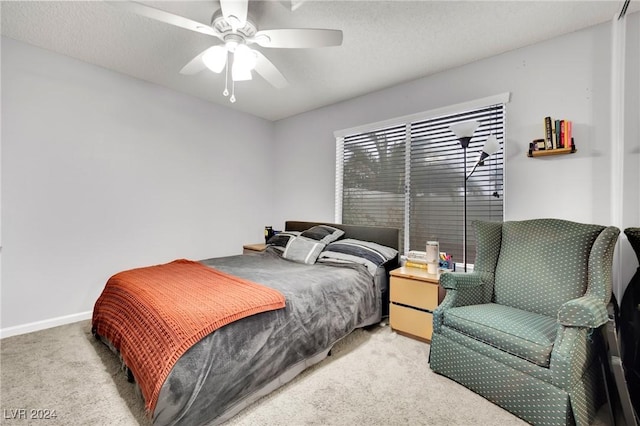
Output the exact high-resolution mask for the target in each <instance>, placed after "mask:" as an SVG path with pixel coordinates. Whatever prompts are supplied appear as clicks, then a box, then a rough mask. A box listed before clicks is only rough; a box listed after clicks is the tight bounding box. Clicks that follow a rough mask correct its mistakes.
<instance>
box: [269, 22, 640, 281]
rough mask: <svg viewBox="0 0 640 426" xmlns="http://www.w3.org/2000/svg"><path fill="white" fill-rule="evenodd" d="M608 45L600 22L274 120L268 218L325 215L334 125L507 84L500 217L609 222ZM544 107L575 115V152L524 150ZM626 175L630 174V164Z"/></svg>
mask: <svg viewBox="0 0 640 426" xmlns="http://www.w3.org/2000/svg"><path fill="white" fill-rule="evenodd" d="M639 20H640V14H639V13H635V14H633V15H630V16H629V17H628V33H629V37H628V38H634V37H635V39H636V40H635V42H631V41H630V40H629V39H628V40H627V44H628V54H627V76H628V79H630V80H632V81H630V82H628V87H629V88H632V91H631V93H629V99H628V100H627V101H628V103H629V104H630V105H632V107H631V109H632V110H633V105H635V110H633V111H629V114H628V116H629V117H628V119H627V121H629V120H632V121H634V122H635V123H637V121H635V120H637V105H638V98H639V97H640V95H639V94H638V81H637V80H638V78H639V76H640V73H639V72H638V56H639V55H638V54H637V52H638V50H637V49H638V42H637V38H638V33H639V31H640V30H639V27H640V24H639ZM634 49H635V50H634ZM610 51H611V25H610V24H609V23H607V24H603V25H599V26H596V27H592V28H589V29H586V30H583V31H579V32H575V33H572V34H568V35H566V36H563V37H559V38H555V39H553V40H550V41H548V42H544V43H540V44H536V45H533V46H529V47H525V48H522V49H518V50H515V51H512V52H508V53H505V54H502V55H499V56H495V57H492V58H489V59H486V60H482V61H478V62H476V63H473V64H470V65H466V66H463V67H460V68H457V69H454V70H450V71H446V72H443V73H440V74H437V75H434V76H430V77H426V78H423V79H420V80H416V81H412V82H409V83H406V84H402V85H399V86H395V87H392V88H389V89H386V90H382V91H379V92H376V93H371V94H368V95H365V96H362V97H360V98H357V99H352V100H349V101H346V102H342V103H340V104H336V105H332V106H329V107H326V108H322V109H318V110H315V111H311V112H309V113H305V114H301V115H299V116H296V117H292V118H289V119H285V120H281V121H279V122H277V123H276V127H275V130H276V133H275V141H276V146H275V151H276V154H277V155H278V156H279V157H281V158H286V159H287V161H283V162H282V163H281V167H280V168H279V169H278V174H277V176H276V182H275V185H274V187H275V188H277V189H278V192H277V194H278V195H277V196H278V200H279V201H278V203H277V204H276V205H275V211H274V223H275V224H276V225H278V224H279V223H282V222H283V221H284V220H286V219H287V218H290V217H291V216H292V212H293V213H295V214H294V216H296V217H300V218H301V219H320V220H333V217H334V207H333V206H334V182H335V179H334V178H335V175H334V174H335V140H334V138H333V132H334V131H335V130H341V129H345V128H351V127H355V126H359V125H363V124H366V123H372V122H377V121H381V120H386V119H390V118H393V117H399V116H403V115H408V114H413V113H417V112H421V111H428V110H431V109H436V108H440V107H444V106H448V105H453V104H457V103H461V102H466V101H469V100H474V99H479V98H483V97H486V96H491V95H495V94H499V93H503V92H511V102H510V103H509V104H508V105H507V124H506V125H507V141H506V147H505V149H506V162H505V174H506V175H505V180H506V184H505V219H506V220H519V219H527V218H537V217H556V218H563V219H568V220H574V221H578V222H588V223H598V224H611V221H612V218H611V208H610V204H609V196H608V192H609V189H610V182H611V170H610V161H611V160H610V154H609V149H610V143H609V140H610V113H609V111H610V93H611V88H610V84H611V69H610V68H611V66H610ZM633 99H635V100H633ZM548 115H549V116H552V117H557V118H566V119H570V120H573V122H574V136H575V141H576V145H577V148H578V152H577V153H576V154H572V155H566V156H554V157H547V158H528V157H527V156H526V155H525V154H526V150H527V148H528V144H529V142H530V141H531V140H533V139H536V138H539V137H542V135H543V132H542V129H543V127H542V122H543V118H544V117H545V116H548ZM639 139H640V132H639V130H638V126H637V124H636V125H635V126H631V125H630V126H629V129H628V135H627V143H628V146H629V148H628V150H626V154H627V157H626V162H627V164H628V167H630V168H634V170H637V169H638V165H639V164H640V160H639V155H640V154H639V151H640V147H639V145H638V144H639V142H638V140H639ZM630 173H633V172H630ZM634 176H635V178H636V180H637V176H638V174H637V171H636V172H635V175H634ZM559 182H562V183H559ZM637 188H638V186H637V185H630V186H629V187H628V188H626V189H625V191H627V193H628V195H629V197H626V198H625V200H626V201H625V202H626V203H627V204H628V205H626V206H625V212H626V213H627V215H626V221H627V222H626V223H625V226H640V206H639V203H638V195H637V192H638V190H637ZM634 191H635V192H634ZM631 192H633V194H631ZM634 194H635V195H634ZM624 268H625V271H624V278H623V280H625V281H624V282H625V283H626V282H628V281H629V278H630V277H631V274H632V273H633V271H634V269H635V264H632V263H631V262H627V263H626V264H625V266H624Z"/></svg>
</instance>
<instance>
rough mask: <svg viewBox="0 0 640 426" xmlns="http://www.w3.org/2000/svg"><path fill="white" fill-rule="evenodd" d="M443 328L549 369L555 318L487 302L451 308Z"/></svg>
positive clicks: (445, 317) (554, 333) (555, 325)
mask: <svg viewBox="0 0 640 426" xmlns="http://www.w3.org/2000/svg"><path fill="white" fill-rule="evenodd" d="M443 320H444V322H443V323H444V325H445V326H447V327H450V328H453V329H455V330H457V331H459V332H461V333H464V334H466V335H467V336H469V337H472V338H474V339H477V340H479V341H481V342H484V343H486V344H488V345H491V346H493V347H495V348H497V349H499V350H502V351H504V352H508V353H510V354H512V355H515V356H518V357H520V358H523V359H526V360H527V361H530V362H532V363H535V364H537V365H539V366H542V367H549V360H550V357H551V351H552V350H553V343H554V341H555V339H556V332H557V327H558V324H557V321H556V319H555V318H552V317H549V316H546V315H541V314H537V313H534V312H527V311H523V310H521V309H518V308H513V307H510V306H504V305H498V304H496V303H487V304H483V305H472V306H462V307H456V308H451V309H449V310H447V312H446V314H445V315H444V319H443Z"/></svg>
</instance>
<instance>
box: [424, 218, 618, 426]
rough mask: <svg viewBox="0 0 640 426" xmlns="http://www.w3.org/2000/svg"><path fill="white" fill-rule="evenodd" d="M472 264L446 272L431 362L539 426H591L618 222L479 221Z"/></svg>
mask: <svg viewBox="0 0 640 426" xmlns="http://www.w3.org/2000/svg"><path fill="white" fill-rule="evenodd" d="M474 226H475V228H476V235H477V237H476V241H477V254H476V263H475V265H474V271H473V272H471V273H455V272H454V273H445V274H443V275H442V276H441V278H440V284H441V285H442V286H443V287H444V288H445V289H446V290H447V296H446V297H445V299H444V301H443V302H442V304H441V305H440V306H439V307H438V308H437V309H436V310H435V312H434V314H433V337H432V342H431V353H430V363H431V369H432V370H433V371H435V372H436V373H439V374H442V375H444V376H447V377H449V378H451V379H453V380H455V381H457V382H459V383H461V384H463V385H464V386H466V387H468V388H469V389H471V390H473V391H474V392H477V393H478V394H480V395H482V396H484V397H485V398H487V399H488V400H490V401H492V402H494V403H496V404H498V405H500V406H501V407H503V408H504V409H506V410H508V411H510V412H512V413H513V414H515V415H516V416H518V417H520V418H522V419H524V420H526V421H527V422H529V423H532V424H535V425H564V424H573V423H576V424H578V425H588V424H589V423H590V422H591V421H592V420H593V418H594V417H595V414H596V412H597V410H598V408H599V406H600V405H601V404H602V403H603V402H604V399H603V397H604V395H603V392H602V389H603V386H602V381H601V380H602V377H601V370H600V364H599V360H598V353H597V351H598V350H599V349H598V348H597V342H599V340H597V339H596V338H595V336H596V334H597V333H594V331H595V329H597V328H598V327H600V326H601V325H603V324H604V323H605V322H606V321H607V319H608V316H607V309H606V305H607V303H608V302H609V299H610V298H611V285H612V277H611V269H612V261H613V251H614V247H615V243H616V240H617V239H618V234H619V233H620V231H619V229H617V228H615V227H605V226H598V225H587V224H581V223H575V222H569V221H566V220H560V219H534V220H525V221H511V222H504V223H495V222H474Z"/></svg>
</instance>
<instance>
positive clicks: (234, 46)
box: [110, 0, 342, 102]
mask: <svg viewBox="0 0 640 426" xmlns="http://www.w3.org/2000/svg"><path fill="white" fill-rule="evenodd" d="M110 4H112V5H113V6H116V7H120V8H123V9H126V10H128V11H130V12H133V13H135V14H138V15H141V16H145V17H147V18H151V19H155V20H157V21H161V22H165V23H167V24H170V25H175V26H177V27H181V28H185V29H187V30H191V31H195V32H198V33H202V34H207V35H210V36H213V37H215V38H217V39H218V40H219V42H222V43H218V44H215V45H213V46H211V47H209V48H207V49H206V50H204V51H203V52H201V53H200V54H198V55H197V56H196V57H195V58H193V59H192V60H191V61H189V62H188V63H187V64H186V65H185V66H184V67H183V68H182V69H181V70H180V73H181V74H187V75H190V74H196V73H199V72H201V71H203V70H204V69H205V68H209V69H210V70H211V71H213V72H215V73H221V72H222V71H223V70H225V73H226V77H225V89H224V92H223V94H224V95H225V96H229V94H230V95H231V96H230V98H229V100H230V101H231V102H235V101H236V98H235V93H234V92H235V90H234V89H235V82H236V81H245V80H251V79H252V74H251V71H252V70H255V71H256V72H257V73H258V74H260V75H261V76H262V77H263V78H264V79H265V80H266V81H268V82H269V83H270V84H271V85H273V86H274V87H276V88H282V87H285V86H287V85H288V82H287V79H286V78H285V77H284V75H282V73H281V72H280V71H279V70H278V69H277V68H276V66H275V65H274V64H273V63H272V62H271V61H270V60H269V59H267V57H266V56H264V55H263V54H262V52H260V51H259V50H256V49H252V48H251V47H250V46H251V45H253V44H256V45H258V46H261V47H266V48H285V49H295V48H312V47H325V46H340V45H341V44H342V31H340V30H329V29H315V28H304V29H303V28H295V29H294V28H289V29H284V28H283V29H271V30H258V28H257V26H256V24H255V23H254V22H253V21H252V20H251V18H250V17H249V15H248V7H249V0H220V9H219V10H217V11H216V12H215V13H214V14H213V16H212V17H211V23H210V24H203V23H200V22H197V21H193V20H191V19H188V18H185V17H182V16H178V15H174V14H172V13H169V12H165V11H164V10H160V9H156V8H153V7H150V6H147V5H144V4H142V3H137V2H132V1H124V2H123V1H117V2H110ZM229 77H231V81H230V82H231V92H229V87H228V86H229Z"/></svg>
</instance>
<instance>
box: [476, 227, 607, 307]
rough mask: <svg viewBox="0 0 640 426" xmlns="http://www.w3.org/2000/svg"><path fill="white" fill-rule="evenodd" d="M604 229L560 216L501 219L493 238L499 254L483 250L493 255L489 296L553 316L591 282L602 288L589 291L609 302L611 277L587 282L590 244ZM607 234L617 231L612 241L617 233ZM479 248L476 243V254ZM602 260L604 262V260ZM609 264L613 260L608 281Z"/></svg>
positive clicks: (584, 290) (485, 262)
mask: <svg viewBox="0 0 640 426" xmlns="http://www.w3.org/2000/svg"><path fill="white" fill-rule="evenodd" d="M485 228H486V226H485ZM492 229H493V232H491V233H490V234H492V235H493V236H492V238H491V240H493V241H494V242H495V241H497V240H498V239H497V238H496V230H495V225H494V228H492ZM605 229H606V227H604V226H599V225H589V224H582V223H576V222H570V221H566V220H561V219H533V220H524V221H508V222H504V223H502V224H501V233H500V238H499V241H497V243H498V244H499V245H500V250H499V253H496V251H495V250H484V253H489V254H491V253H492V254H491V255H490V256H489V259H491V258H492V257H493V258H495V259H496V260H495V263H494V264H495V278H494V285H493V298H492V299H493V301H494V302H495V303H498V304H502V305H508V306H512V307H515V308H519V309H523V310H527V311H530V312H536V313H539V314H543V315H549V316H553V317H555V316H556V315H557V313H558V310H559V308H560V306H562V304H563V303H565V302H567V301H569V300H571V299H575V298H578V297H581V296H583V295H584V294H585V293H586V292H587V288H588V287H589V286H590V285H592V286H596V287H597V286H601V287H602V288H592V289H589V291H590V292H592V291H593V292H594V293H596V294H599V295H601V296H602V298H603V299H604V298H606V299H607V301H608V298H609V297H610V294H611V284H610V282H609V283H607V282H606V281H607V280H606V279H599V280H598V282H594V283H590V282H589V280H590V277H591V276H592V275H593V274H592V271H591V270H592V269H593V267H592V268H591V269H590V267H589V261H590V257H591V252H592V248H593V246H594V243H595V242H596V240H597V239H598V237H599V236H600V234H601V233H602V232H603V230H605ZM611 234H612V235H613V234H615V236H614V237H613V238H614V240H613V243H614V244H615V240H616V239H617V233H615V232H612V233H611ZM608 239H611V237H608ZM480 244H481V241H478V245H480ZM607 247H609V245H607ZM612 250H613V247H612V246H611V251H612ZM482 253H483V251H482V250H481V248H480V247H479V248H478V256H480V255H481V254H482ZM496 257H497V258H496ZM604 261H605V262H604V264H606V259H604ZM476 262H479V266H480V268H482V269H484V270H487V269H488V268H490V266H491V261H490V260H489V261H487V260H486V259H476ZM483 262H484V264H483ZM610 264H611V259H609V281H610V279H611V278H610V268H611V266H610ZM605 275H606V271H605Z"/></svg>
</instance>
